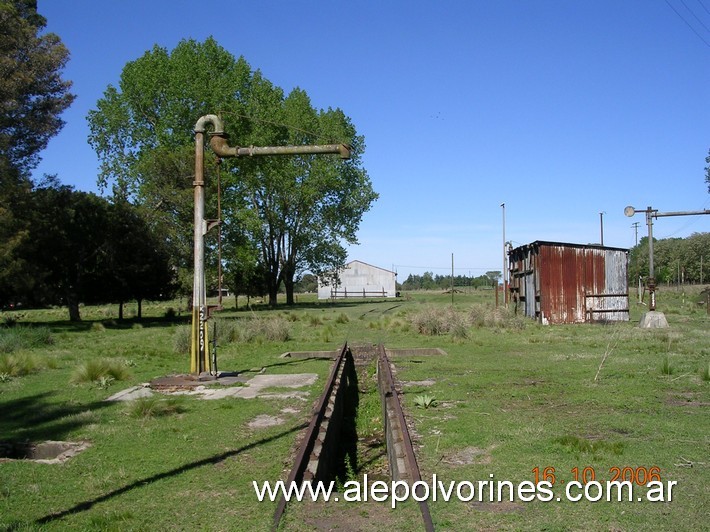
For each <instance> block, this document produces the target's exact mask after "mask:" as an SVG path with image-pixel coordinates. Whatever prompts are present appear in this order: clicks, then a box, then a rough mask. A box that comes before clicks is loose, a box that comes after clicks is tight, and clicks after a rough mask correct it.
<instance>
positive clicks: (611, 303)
mask: <svg viewBox="0 0 710 532" xmlns="http://www.w3.org/2000/svg"><path fill="white" fill-rule="evenodd" d="M509 263H510V289H511V292H512V294H511V295H512V301H513V303H514V304H516V305H517V308H518V309H522V310H523V311H524V313H525V315H526V316H530V317H533V318H536V319H538V320H540V321H541V322H542V323H584V322H590V321H628V319H629V297H628V283H627V277H626V269H627V250H625V249H620V248H609V247H602V246H584V245H578V244H564V243H557V242H541V241H537V242H533V243H532V244H528V245H526V246H521V247H519V248H516V249H514V250H512V251H511V252H510V254H509Z"/></svg>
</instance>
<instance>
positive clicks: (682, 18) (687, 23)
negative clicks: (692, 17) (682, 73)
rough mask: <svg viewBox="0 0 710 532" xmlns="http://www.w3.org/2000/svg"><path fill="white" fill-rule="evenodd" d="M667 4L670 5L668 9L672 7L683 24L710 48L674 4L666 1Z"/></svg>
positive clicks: (709, 44)
mask: <svg viewBox="0 0 710 532" xmlns="http://www.w3.org/2000/svg"><path fill="white" fill-rule="evenodd" d="M665 2H666V4H668V7H670V8H671V9H672V10H673V12H674V13H675V14H676V15H678V17H679V18H680V19H681V20H682V21H683V22H685V25H686V26H688V27H689V28H690V30H691V31H692V32H693V33H695V35H696V36H697V37H698V39H700V40H701V41H703V43H705V46H707V47H708V48H710V43H708V42H707V41H706V40H705V39H703V37H702V35H700V34H699V33H698V32H697V31H695V28H694V27H693V26H692V25H691V24H690V22H688V21H687V20H685V17H683V15H681V14H680V13H679V12H678V10H677V9H676V8H675V7H673V4H671V3H670V2H669V1H668V0H665ZM684 5H685V4H684Z"/></svg>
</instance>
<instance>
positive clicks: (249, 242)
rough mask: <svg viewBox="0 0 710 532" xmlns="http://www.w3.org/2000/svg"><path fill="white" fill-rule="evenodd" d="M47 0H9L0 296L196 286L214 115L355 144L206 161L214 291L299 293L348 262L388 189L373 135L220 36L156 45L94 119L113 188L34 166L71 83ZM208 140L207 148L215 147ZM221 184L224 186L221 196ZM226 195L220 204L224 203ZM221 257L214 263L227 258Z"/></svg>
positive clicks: (234, 141)
mask: <svg viewBox="0 0 710 532" xmlns="http://www.w3.org/2000/svg"><path fill="white" fill-rule="evenodd" d="M45 27H46V20H45V19H44V17H42V16H41V15H40V14H39V13H38V12H37V2H36V0H0V28H1V30H2V31H1V33H2V37H3V38H2V39H0V52H1V53H0V72H3V73H5V75H3V76H0V105H1V106H2V110H3V112H2V115H1V116H0V178H1V181H0V305H4V306H7V305H9V304H17V303H21V304H27V305H44V304H67V305H69V307H70V315H71V318H72V319H79V317H80V316H79V310H78V309H79V307H78V304H79V302H85V303H89V302H99V301H101V302H108V301H116V302H120V301H123V300H125V299H126V298H133V299H137V300H138V301H139V302H140V301H141V300H142V299H145V298H147V297H150V298H156V297H163V296H167V295H169V294H173V293H178V294H181V295H188V294H191V291H192V274H191V271H192V253H193V246H192V235H193V190H192V183H193V181H194V171H195V144H194V133H193V128H194V126H195V124H196V122H197V120H198V119H199V118H200V117H201V116H204V115H207V114H217V115H219V116H221V117H222V120H223V121H224V124H225V127H226V133H227V134H228V135H229V136H230V145H237V146H250V145H254V146H283V145H302V144H335V143H343V144H347V145H349V146H350V159H349V160H347V161H341V160H340V159H338V157H337V156H305V155H304V156H293V157H280V158H276V157H264V158H239V159H228V160H225V161H220V160H217V159H216V158H215V157H214V156H211V154H210V153H209V151H208V152H207V153H205V155H206V156H205V161H206V171H205V173H206V176H205V177H206V182H207V191H206V199H207V201H206V218H212V219H214V218H218V217H219V218H221V231H220V232H221V237H222V238H221V242H220V244H221V246H219V247H221V251H222V252H221V257H220V256H219V255H218V253H217V248H218V241H217V238H216V233H215V232H210V233H208V235H207V237H206V261H207V280H208V289H209V290H212V291H214V290H215V289H216V288H217V287H218V286H219V285H220V284H221V285H222V286H224V287H225V288H228V289H230V290H231V291H232V292H235V293H241V294H245V295H247V296H252V295H260V296H261V295H264V294H267V295H268V300H269V303H270V304H271V305H275V304H276V300H277V294H278V292H279V290H280V289H281V288H283V289H285V291H286V295H287V302H289V303H292V302H293V301H294V297H293V294H294V291H295V290H296V288H297V282H298V281H299V279H300V278H301V277H302V275H303V274H304V273H305V272H306V271H309V272H312V273H313V274H318V273H320V272H322V271H331V270H334V269H337V268H338V267H340V266H342V265H343V264H344V262H345V258H346V257H345V255H346V252H345V247H344V244H345V243H349V244H353V243H357V238H356V232H357V229H358V227H359V224H360V220H361V218H362V216H363V214H364V213H365V212H366V211H367V210H369V208H370V207H371V205H372V203H373V202H374V201H375V200H376V199H377V193H376V192H375V191H374V190H373V189H372V184H371V182H370V179H369V177H368V175H367V172H366V171H365V169H364V168H363V166H362V154H363V153H364V149H365V141H364V138H363V137H362V136H361V135H359V134H358V133H357V131H356V129H355V126H354V125H353V124H352V121H351V120H350V118H349V117H348V116H346V115H345V113H344V112H343V111H342V110H340V109H339V108H330V107H329V108H327V109H320V108H316V107H314V106H313V105H312V103H311V101H310V98H309V96H308V94H307V93H306V92H305V91H304V90H302V89H300V88H294V89H293V90H291V91H290V92H288V93H286V92H285V91H284V90H283V89H281V88H280V87H278V86H275V85H274V84H273V83H271V82H270V81H269V80H268V79H266V77H265V76H264V75H263V74H262V73H261V72H260V71H259V70H258V69H253V68H252V67H251V66H250V65H249V64H248V63H247V61H246V60H245V59H244V58H243V57H239V58H235V57H234V56H233V55H232V54H231V53H230V52H228V51H227V50H225V49H224V48H222V47H221V46H220V45H219V44H218V43H217V42H216V41H215V40H214V39H212V38H208V39H207V40H205V41H204V42H197V41H194V40H183V41H181V42H180V43H178V45H177V46H176V47H175V48H174V49H173V50H168V49H166V48H162V47H159V46H155V47H153V48H152V49H151V50H149V51H147V52H146V53H145V54H144V55H143V56H141V57H139V58H138V59H136V60H135V61H131V62H129V63H128V64H126V65H125V67H124V68H123V70H122V72H121V75H120V78H119V83H118V84H117V85H116V86H113V85H109V86H108V87H107V88H106V90H105V92H104V94H103V97H102V98H101V99H99V100H98V101H97V103H96V106H95V107H94V109H92V110H91V111H90V112H89V115H88V117H87V120H88V123H89V130H88V132H87V136H88V139H87V140H88V142H89V144H90V145H91V146H92V147H93V148H94V150H95V151H96V153H97V155H98V157H99V161H100V165H101V166H100V172H99V175H98V177H97V183H98V185H99V187H100V189H101V191H102V194H103V196H97V195H94V194H89V193H85V192H80V191H76V190H73V189H72V188H71V187H67V186H64V185H62V184H61V183H60V181H59V179H58V178H57V177H56V176H54V177H48V178H46V179H45V180H44V181H43V182H41V183H37V182H34V181H33V180H32V178H31V173H32V170H33V169H34V168H36V167H37V165H38V163H39V160H40V153H41V151H42V150H43V149H44V148H45V147H46V145H47V142H48V141H49V139H50V138H51V137H53V136H54V135H56V134H57V133H58V132H59V131H60V130H61V128H62V127H63V125H64V122H63V121H62V119H61V114H62V112H63V111H64V110H65V109H67V108H68V107H69V106H70V105H71V103H72V101H73V100H74V98H75V96H74V95H73V94H72V93H71V82H70V81H67V80H64V79H62V76H61V73H62V70H63V68H64V66H65V65H66V62H67V61H68V58H69V51H68V50H67V49H66V47H65V46H64V45H63V44H62V42H61V40H60V39H59V37H58V36H56V35H54V34H52V33H46V34H43V30H44V28H45ZM207 150H209V148H207ZM218 192H219V193H218ZM219 200H221V202H220V203H221V206H222V209H221V212H219V211H218V209H217V205H218V202H219ZM220 260H221V263H220V264H219V265H220V266H221V270H222V276H221V278H218V275H217V270H218V268H217V266H218V262H219V261H220Z"/></svg>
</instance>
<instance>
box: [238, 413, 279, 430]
mask: <svg viewBox="0 0 710 532" xmlns="http://www.w3.org/2000/svg"><path fill="white" fill-rule="evenodd" d="M283 424H284V420H283V418H280V417H278V416H269V415H268V414H259V415H258V416H256V417H255V418H254V419H252V420H251V421H250V422H249V423H247V426H248V427H249V428H250V429H265V428H268V427H275V426H277V425H283Z"/></svg>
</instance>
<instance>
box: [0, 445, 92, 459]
mask: <svg viewBox="0 0 710 532" xmlns="http://www.w3.org/2000/svg"><path fill="white" fill-rule="evenodd" d="M89 446H90V444H89V442H85V441H80V442H72V441H50V440H48V441H44V442H41V443H14V442H0V462H8V461H13V460H27V461H30V462H37V463H40V464H63V463H64V462H66V461H67V460H69V459H70V458H72V457H74V456H76V455H77V454H79V453H80V452H82V451H85V450H86V449H88V448H89Z"/></svg>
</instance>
